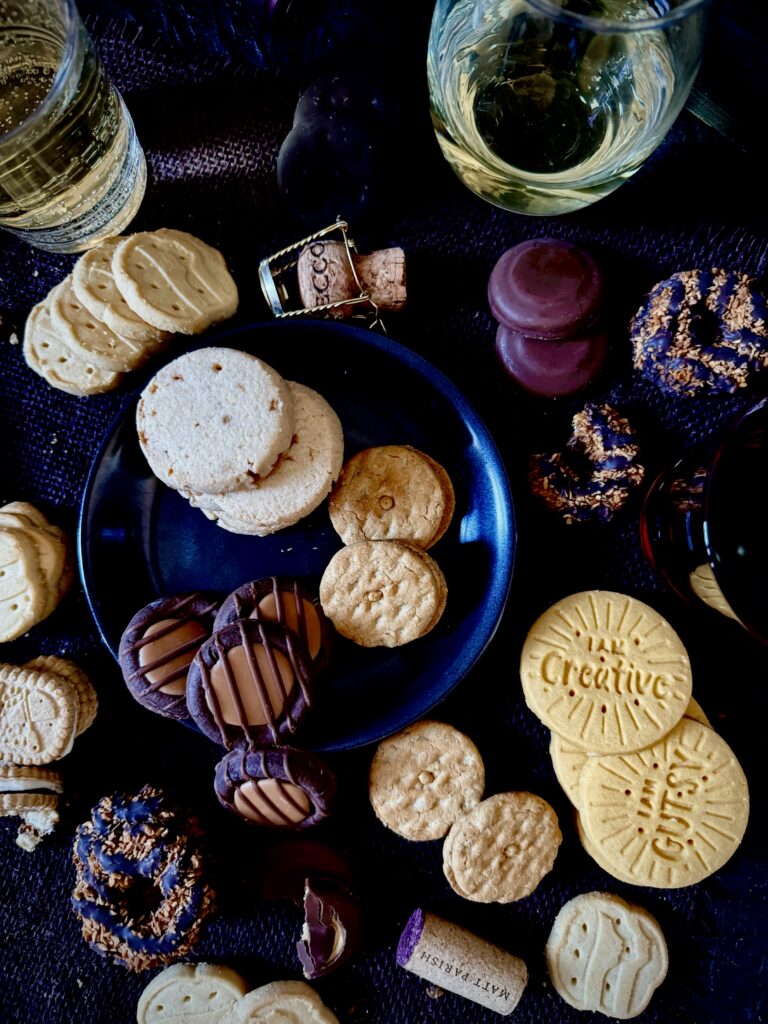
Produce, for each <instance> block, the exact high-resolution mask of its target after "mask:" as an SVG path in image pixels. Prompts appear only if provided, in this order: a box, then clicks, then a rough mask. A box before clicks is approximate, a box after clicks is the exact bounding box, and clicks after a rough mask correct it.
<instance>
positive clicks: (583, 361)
mask: <svg viewBox="0 0 768 1024" xmlns="http://www.w3.org/2000/svg"><path fill="white" fill-rule="evenodd" d="M607 352H608V338H607V336H606V335H605V334H604V333H603V332H602V331H599V330H598V331H595V333H594V334H589V335H584V336H580V337H577V338H567V339H565V340H563V341H544V340H543V339H541V338H530V337H528V336H527V335H525V334H522V333H521V332H520V331H515V330H512V328H511V327H506V326H505V325H504V324H502V325H501V326H500V327H499V329H498V331H497V332H496V355H497V356H498V359H499V362H500V363H501V365H502V366H503V367H504V369H505V370H506V371H507V373H508V374H509V376H510V377H512V379H513V380H515V381H517V383H518V384H519V385H520V387H522V388H525V390H526V391H530V392H532V393H533V394H535V395H543V396H544V397H546V398H560V397H562V396H563V395H572V394H574V393H575V392H577V391H581V389H582V388H584V387H586V386H587V384H589V382H590V381H591V380H592V379H593V378H594V377H595V376H596V375H597V374H598V372H599V371H600V369H601V368H602V365H603V363H604V362H605V357H606V354H607Z"/></svg>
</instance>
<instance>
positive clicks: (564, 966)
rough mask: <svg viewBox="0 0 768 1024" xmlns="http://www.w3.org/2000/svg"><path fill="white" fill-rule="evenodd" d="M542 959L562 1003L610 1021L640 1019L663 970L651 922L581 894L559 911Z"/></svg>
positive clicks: (618, 902)
mask: <svg viewBox="0 0 768 1024" xmlns="http://www.w3.org/2000/svg"><path fill="white" fill-rule="evenodd" d="M546 955H547V969H548V970H549V976H550V978H551V979H552V984H553V985H554V986H555V989H556V990H557V992H558V993H559V995H560V996H562V998H563V999H564V1000H565V1001H566V1002H567V1003H570V1005H571V1006H575V1007H576V1009H577V1010H595V1011H596V1012H597V1013H602V1014H605V1016H606V1017H611V1018H613V1019H614V1020H629V1019H630V1018H631V1017H637V1015H638V1014H640V1013H642V1012H643V1010H644V1009H645V1008H646V1006H648V1004H649V1002H650V1001H651V996H652V995H653V993H654V992H655V991H656V989H657V988H658V987H659V985H660V984H661V983H662V981H663V980H664V978H665V977H666V976H667V967H668V966H669V958H668V955H667V944H666V942H665V940H664V935H663V933H662V931H661V928H659V925H658V923H657V921H656V920H655V918H653V917H651V915H650V914H649V913H648V911H647V910H643V908H642V907H637V906H635V905H634V904H632V903H625V902H624V900H622V899H619V897H618V896H613V895H611V894H610V893H605V892H586V893H583V894H582V895H581V896H576V897H575V898H574V899H572V900H570V901H569V902H568V903H566V904H565V906H564V907H562V908H561V909H560V912H559V913H558V915H557V917H556V918H555V923H554V924H553V925H552V931H551V932H550V935H549V938H548V939H547V948H546Z"/></svg>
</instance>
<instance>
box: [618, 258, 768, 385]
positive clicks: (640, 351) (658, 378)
mask: <svg viewBox="0 0 768 1024" xmlns="http://www.w3.org/2000/svg"><path fill="white" fill-rule="evenodd" d="M766 313H767V309H766V300H765V296H764V295H763V294H762V292H761V291H760V290H759V289H758V288H757V286H756V283H755V281H754V279H753V278H751V277H749V276H748V275H747V274H742V273H740V272H739V271H737V270H721V269H715V270H684V271H681V272H680V273H677V274H673V275H672V276H671V277H669V278H667V279H666V280H664V281H660V282H659V284H657V285H656V286H655V288H654V289H653V290H652V291H651V293H650V295H649V296H648V298H647V299H646V301H645V303H644V304H643V305H642V306H641V307H640V309H639V310H638V311H637V313H636V314H635V316H634V318H633V320H632V323H631V324H630V336H631V339H632V348H633V362H634V366H635V369H637V370H640V372H641V373H642V374H643V376H644V377H646V378H647V379H648V380H650V381H653V383H654V384H658V386H659V387H660V388H661V389H662V390H663V391H666V392H668V393H671V394H679V395H694V394H697V393H701V394H732V393H734V392H735V391H738V390H739V389H741V388H745V387H747V386H748V385H749V384H751V383H752V382H753V379H754V377H755V376H756V375H757V374H758V373H760V372H762V371H763V370H765V369H766V367H768V324H767V323H766V319H767V316H766Z"/></svg>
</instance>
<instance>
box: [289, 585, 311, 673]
mask: <svg viewBox="0 0 768 1024" xmlns="http://www.w3.org/2000/svg"><path fill="white" fill-rule="evenodd" d="M293 599H294V601H295V602H296V620H297V622H298V626H299V636H300V637H301V642H302V643H303V644H304V650H305V651H306V652H307V658H309V660H310V662H311V661H312V652H311V651H310V649H309V626H308V624H307V616H306V614H305V612H304V598H303V597H302V596H301V591H300V590H299V581H298V580H294V581H293Z"/></svg>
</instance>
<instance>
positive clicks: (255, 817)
mask: <svg viewBox="0 0 768 1024" xmlns="http://www.w3.org/2000/svg"><path fill="white" fill-rule="evenodd" d="M214 788H215V790H216V796H217V797H218V798H219V802H220V803H221V804H222V806H223V807H226V809H227V810H228V811H232V812H233V813H234V814H237V815H239V816H240V817H241V818H242V819H243V820H244V821H247V822H248V824H250V825H262V826H264V827H266V828H273V829H292V830H295V829H304V828H311V826H312V825H317V824H319V823H320V822H321V821H323V819H324V818H327V817H328V815H329V814H330V811H331V807H332V806H333V801H334V799H335V796H336V777H335V775H334V774H333V772H332V771H331V769H330V768H329V767H328V765H327V764H325V762H324V761H322V760H321V759H320V758H319V757H317V756H316V755H315V754H310V753H309V752H308V751H306V750H299V749H298V748H296V747H288V746H280V747H259V748H257V749H256V750H246V749H245V748H244V747H242V748H239V749H237V750H232V751H230V752H229V753H228V754H227V755H226V756H225V757H224V758H222V760H221V761H219V763H218V764H217V765H216V778H215V781H214Z"/></svg>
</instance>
